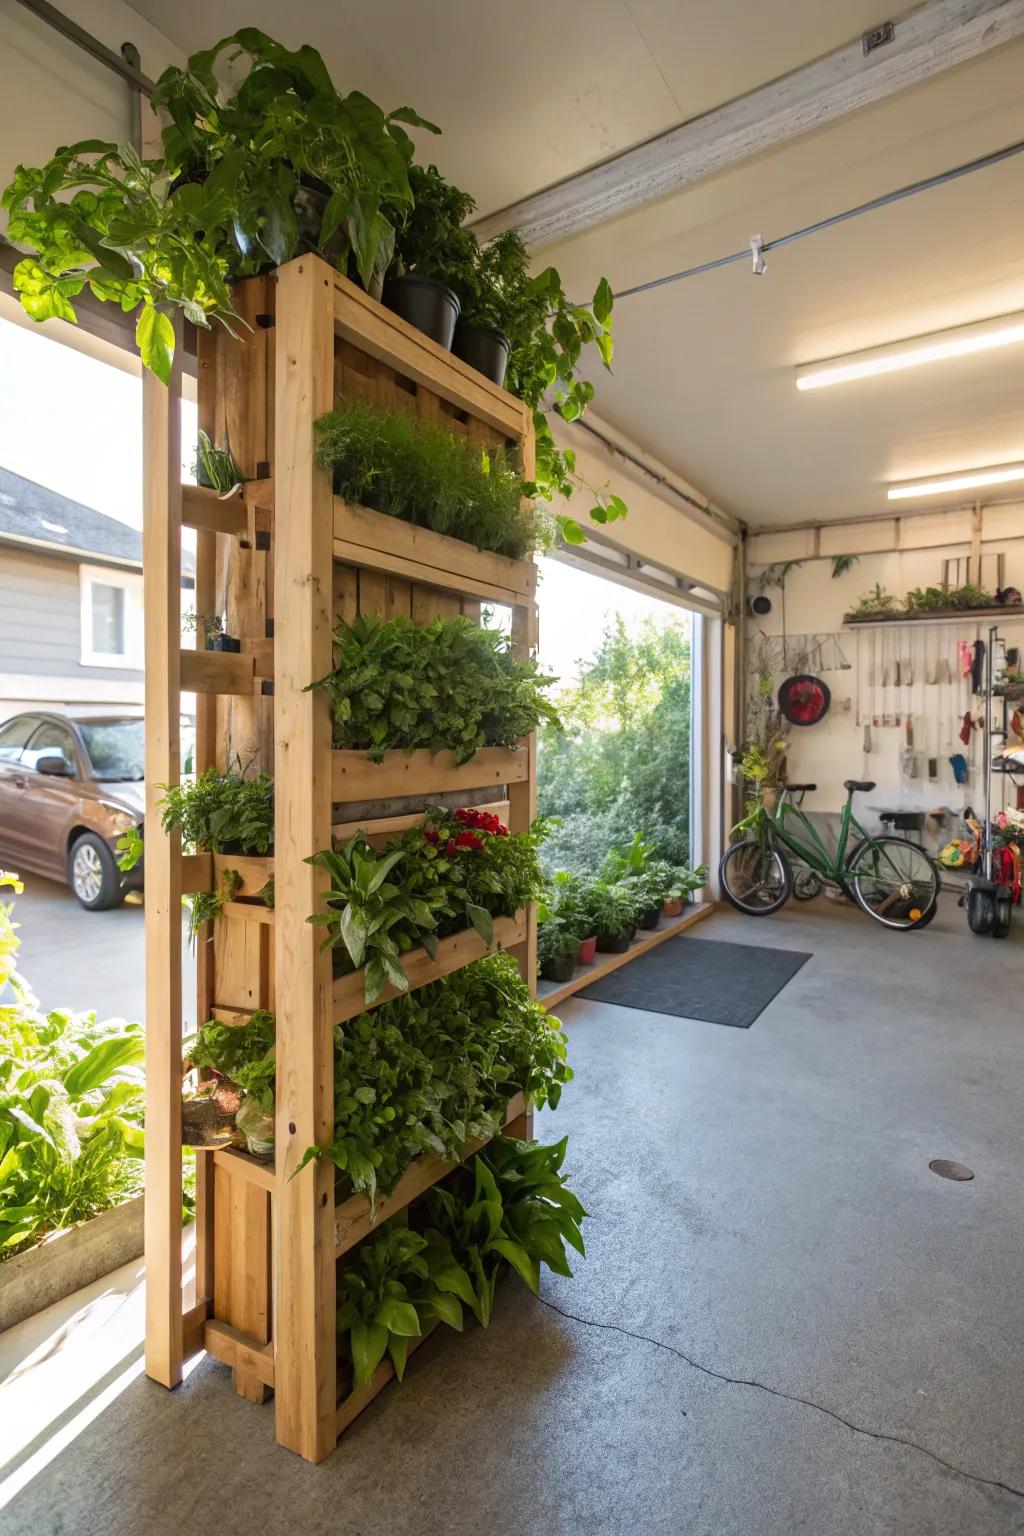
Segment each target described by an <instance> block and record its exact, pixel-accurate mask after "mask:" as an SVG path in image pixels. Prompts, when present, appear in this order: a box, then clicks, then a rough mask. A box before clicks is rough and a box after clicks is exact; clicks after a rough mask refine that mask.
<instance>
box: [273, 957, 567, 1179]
mask: <svg viewBox="0 0 1024 1536" xmlns="http://www.w3.org/2000/svg"><path fill="white" fill-rule="evenodd" d="M571 1077H572V1072H571V1070H570V1068H569V1067H568V1065H567V1064H566V1060H565V1036H564V1035H563V1034H562V1031H561V1029H560V1027H559V1025H558V1021H557V1020H556V1019H550V1018H549V1017H548V1016H547V1015H546V1014H545V1011H544V1009H543V1007H542V1006H541V1005H540V1004H539V1003H538V1002H537V1001H536V1000H535V999H534V998H533V997H531V995H530V991H529V988H528V987H527V986H526V984H525V982H524V981H523V979H522V977H521V976H520V974H519V969H518V967H517V965H516V963H515V961H514V960H513V959H512V958H511V956H509V955H504V954H497V955H488V956H487V957H486V958H485V959H483V960H478V961H476V962H475V963H474V964H473V965H469V966H466V967H465V968H464V969H463V970H460V971H455V972H453V973H452V974H451V975H450V976H445V977H443V978H442V979H441V980H439V981H436V982H432V983H431V984H430V985H429V986H426V987H421V988H419V989H418V990H417V991H415V992H411V993H408V994H406V995H405V996H402V997H398V998H395V999H394V1000H393V1001H391V1002H388V1003H384V1004H383V1005H382V1006H381V1007H380V1008H377V1009H376V1010H374V1012H373V1013H363V1014H360V1015H359V1017H358V1018H355V1019H351V1020H349V1021H348V1022H347V1023H346V1024H344V1025H339V1026H337V1027H336V1029H335V1031H334V1139H333V1141H332V1143H331V1145H330V1146H329V1147H310V1148H308V1150H307V1151H306V1153H305V1156H304V1157H303V1160H302V1164H301V1165H300V1166H303V1167H304V1166H305V1164H306V1163H307V1162H309V1161H310V1160H311V1159H312V1158H328V1159H329V1160H330V1161H331V1162H332V1163H333V1164H334V1166H335V1167H336V1168H337V1169H338V1171H339V1173H340V1174H341V1175H342V1177H343V1179H344V1180H345V1181H347V1183H348V1184H349V1185H350V1187H351V1188H352V1190H353V1191H355V1192H356V1193H361V1194H365V1195H366V1197H367V1199H368V1200H369V1201H370V1202H371V1205H372V1204H373V1202H374V1200H375V1198H376V1195H377V1193H378V1191H383V1192H385V1193H387V1192H388V1191H390V1190H392V1189H393V1188H394V1186H395V1184H396V1183H397V1181H398V1180H399V1179H400V1178H401V1176H402V1174H403V1173H404V1172H405V1170H406V1168H408V1166H409V1164H410V1163H411V1162H413V1160H414V1159H415V1158H417V1157H421V1156H423V1155H424V1154H425V1153H433V1154H435V1155H436V1156H438V1157H443V1158H447V1159H449V1160H451V1161H456V1162H457V1161H458V1160H459V1159H460V1158H461V1157H462V1155H463V1153H464V1151H465V1147H466V1144H467V1142H469V1141H470V1140H476V1141H485V1140H487V1139H488V1138H489V1137H491V1136H493V1135H494V1134H495V1132H496V1131H497V1130H499V1129H500V1127H501V1125H502V1123H503V1121H504V1118H505V1112H506V1106H507V1103H508V1100H509V1099H510V1098H512V1097H513V1096H514V1095H515V1094H517V1093H523V1094H525V1095H526V1098H527V1100H528V1101H529V1102H531V1103H533V1104H534V1105H536V1106H537V1107H538V1108H539V1107H541V1106H542V1105H544V1104H547V1105H549V1106H550V1107H551V1108H552V1109H554V1108H555V1107H556V1106H557V1104H558V1101H559V1097H560V1095H561V1091H562V1086H563V1084H564V1083H567V1082H568V1081H569V1080H570V1079H571Z"/></svg>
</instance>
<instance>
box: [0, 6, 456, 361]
mask: <svg viewBox="0 0 1024 1536" xmlns="http://www.w3.org/2000/svg"><path fill="white" fill-rule="evenodd" d="M226 55H227V56H230V57H232V58H237V57H239V56H243V57H247V58H248V61H249V69H248V72H247V73H246V74H245V76H244V78H242V79H241V80H240V81H239V83H238V84H237V85H236V86H234V88H233V89H231V90H230V91H229V92H227V93H225V92H224V91H222V89H221V87H220V85H219V83H218V79H217V75H216V67H217V65H218V64H219V63H220V62H221V61H222V59H223V57H224V56H226ZM153 102H154V105H155V106H156V107H157V108H158V109H160V110H162V111H163V112H164V113H166V115H167V117H168V118H169V119H170V121H169V122H168V124H167V126H166V127H165V129H164V132H163V147H162V154H161V155H159V156H157V157H155V158H153V159H149V160H145V161H142V160H140V159H139V157H138V155H137V154H136V153H135V151H134V150H133V149H131V148H130V147H127V146H126V147H124V148H121V149H118V148H117V146H116V145H114V144H109V143H104V142H102V141H100V140H86V141H83V142H81V143H79V144H74V145H71V146H70V147H69V148H66V149H61V150H58V151H57V153H56V155H54V156H53V157H52V159H50V160H49V161H48V162H47V163H46V164H45V165H44V166H41V167H38V168H26V167H25V166H18V168H17V169H16V171H15V174H14V179H13V180H12V182H11V184H10V185H9V186H8V188H7V189H6V191H5V192H4V196H3V202H4V206H5V207H6V208H7V209H8V210H9V222H8V236H9V238H10V239H11V240H13V241H16V242H18V243H19V244H22V245H25V246H28V247H29V249H30V250H31V251H32V252H33V253H34V255H33V256H32V257H30V258H28V259H26V260H25V261H23V262H20V263H19V264H18V267H17V268H16V271H15V286H16V288H17V290H18V293H19V296H20V297H21V301H22V304H23V305H24V307H25V309H26V311H27V312H28V313H29V314H30V315H32V317H33V318H34V319H37V320H44V319H49V318H52V317H57V318H61V319H66V320H72V321H73V320H74V319H75V313H74V307H73V303H72V300H73V299H74V298H75V297H76V296H77V295H78V294H80V293H81V292H82V290H83V288H85V287H86V286H88V287H89V289H90V290H91V291H92V293H93V294H94V295H95V297H96V298H98V299H101V300H104V301H108V302H115V303H118V304H120V305H121V307H122V308H123V309H124V310H126V311H128V312H134V311H136V310H137V311H139V319H138V324H137V328H136V340H137V343H138V346H139V350H140V352H141V354H142V360H143V362H144V363H145V365H146V366H147V367H149V368H151V369H152V370H153V371H154V372H155V373H156V374H157V375H158V376H159V377H160V378H161V379H163V380H164V381H165V382H166V380H167V378H168V377H169V374H170V367H171V359H172V355H173V347H174V332H173V327H172V324H171V321H170V318H169V316H168V314H167V310H168V309H170V308H174V307H179V308H181V309H182V310H183V311H184V313H185V315H186V317H187V318H188V319H189V320H191V321H193V323H194V324H196V325H203V326H208V325H209V323H210V321H211V320H218V321H220V322H221V323H222V324H223V325H225V327H226V328H227V329H228V330H231V331H232V332H234V330H235V329H236V328H237V327H238V326H239V324H240V321H239V317H238V315H237V313H236V311H235V308H234V305H233V302H232V298H231V290H230V284H231V282H232V281H233V280H234V279H235V278H239V277H246V276H249V275H252V274H253V273H256V272H260V271H265V270H268V269H269V268H271V267H274V266H279V265H281V263H283V262H286V261H288V260H289V259H290V258H291V257H292V256H294V255H295V254H296V253H297V252H298V251H299V250H302V249H316V250H319V251H320V252H321V253H322V254H324V255H327V256H329V257H333V259H334V260H335V261H336V262H337V263H338V264H339V265H341V266H342V267H345V266H346V265H347V264H348V261H349V258H350V257H351V260H352V263H353V266H354V269H355V270H356V271H357V273H358V275H359V277H360V280H361V281H362V282H363V285H364V286H365V287H367V288H368V289H370V290H371V291H377V292H379V288H380V282H381V279H382V276H383V272H384V270H385V268H386V267H387V265H388V263H389V262H390V260H391V256H392V252H393V246H394V221H393V217H392V216H390V215H389V212H388V211H387V210H391V211H392V213H393V212H394V210H399V211H403V210H407V209H408V208H409V207H410V206H411V203H412V192H411V189H410V187H409V174H408V173H409V164H410V162H411V160H412V154H413V146H412V141H411V140H410V138H409V136H408V134H407V133H406V132H405V129H404V128H403V127H402V124H406V125H410V126H415V127H420V128H425V129H426V130H427V131H429V132H432V133H436V132H438V129H437V128H435V127H434V125H433V124H430V123H427V122H425V121H424V120H423V119H422V118H420V117H419V116H418V114H417V113H415V112H413V111H412V109H411V108H408V107H401V108H399V109H398V111H396V112H393V113H391V114H390V115H388V116H385V114H384V113H383V112H382V111H381V109H380V108H379V107H378V106H376V105H375V103H373V102H372V101H370V100H369V99H368V98H367V97H366V96H364V95H362V94H361V92H359V91H353V92H350V93H349V94H348V95H346V96H342V95H341V94H340V93H339V92H338V91H337V90H336V88H335V86H334V84H333V83H332V81H331V78H330V75H329V74H328V72H327V69H326V66H325V65H324V62H323V60H322V58H321V57H320V55H319V54H318V53H317V51H316V50H315V49H314V48H310V47H309V46H303V47H301V48H299V49H297V50H295V51H291V50H289V49H287V48H284V47H282V45H281V44H280V43H277V42H275V41H274V40H273V39H272V38H270V37H268V36H267V35H266V33H263V32H260V31H258V30H257V29H256V28H255V27H245V28H242V29H241V30H240V31H238V32H236V33H234V34H233V35H232V36H230V37H226V38H223V39H222V40H221V41H220V42H219V43H217V44H216V46H215V47H213V48H209V49H205V50H203V51H202V52H200V53H196V54H193V55H192V57H191V58H190V59H189V60H188V64H187V66H186V68H185V69H178V68H171V69H168V70H165V72H164V73H163V74H162V75H161V77H160V79H159V80H158V82H157V88H156V91H155V92H154V96H153ZM68 194H70V196H68Z"/></svg>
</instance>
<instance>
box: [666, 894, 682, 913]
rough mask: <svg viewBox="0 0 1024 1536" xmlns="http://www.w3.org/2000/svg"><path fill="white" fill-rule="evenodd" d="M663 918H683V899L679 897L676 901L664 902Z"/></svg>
mask: <svg viewBox="0 0 1024 1536" xmlns="http://www.w3.org/2000/svg"><path fill="white" fill-rule="evenodd" d="M661 915H662V917H682V915H683V898H682V897H681V896H677V897H676V898H675V900H674V901H663V902H662V904H661Z"/></svg>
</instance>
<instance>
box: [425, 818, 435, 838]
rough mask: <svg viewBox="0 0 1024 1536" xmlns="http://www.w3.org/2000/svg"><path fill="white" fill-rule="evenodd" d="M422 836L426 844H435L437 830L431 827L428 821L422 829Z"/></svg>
mask: <svg viewBox="0 0 1024 1536" xmlns="http://www.w3.org/2000/svg"><path fill="white" fill-rule="evenodd" d="M423 836H424V837H425V838H426V840H427V842H428V843H436V842H437V828H436V827H432V826H431V824H430V822H429V821H428V822H427V824H426V826H425V827H424V828H423Z"/></svg>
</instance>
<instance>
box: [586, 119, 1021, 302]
mask: <svg viewBox="0 0 1024 1536" xmlns="http://www.w3.org/2000/svg"><path fill="white" fill-rule="evenodd" d="M1022 151H1024V139H1018V141H1017V142H1016V143H1015V144H1007V145H1006V146H1005V148H1003V149H995V150H993V151H992V153H991V154H988V155H979V156H978V158H977V159H976V160H966V161H965V162H964V163H963V165H956V166H954V167H953V168H952V170H949V171H939V172H938V174H937V175H935V176H925V177H923V178H922V179H921V180H920V181H912V182H910V183H909V184H908V185H907V186H905V187H898V188H897V189H896V191H895V192H884V193H883V194H882V195H881V197H873V198H871V200H870V201H869V202H866V203H858V204H857V206H856V208H847V209H846V211H845V213H834V214H832V215H831V216H830V217H829V218H827V219H819V220H818V221H817V223H815V224H807V225H806V226H805V227H804V228H803V229H795V230H793V232H792V234H789V235H779V236H778V237H777V239H775V240H761V239H760V237H759V236H758V237H755V238H756V239H757V241H758V245H757V249H756V250H754V258H755V262H754V271H755V272H758V271H763V270H764V265H763V258H764V253H765V252H766V251H775V250H778V249H779V248H780V246H783V245H792V243H793V241H794V240H802V239H803V238H804V236H805V235H816V234H819V233H820V231H821V230H823V229H831V228H832V227H833V226H834V225H836V224H845V223H846V221H847V219H856V218H859V216H860V215H861V214H862V213H873V212H874V210H875V209H876V208H886V207H888V205H889V204H890V203H898V202H901V201H902V200H903V198H905V197H913V196H914V194H915V193H916V192H927V191H929V190H930V188H932V187H941V186H944V185H945V183H946V182H947V181H956V180H957V179H958V177H960V176H969V175H970V174H971V172H972V171H983V170H985V169H986V167H988V166H990V165H998V164H999V162H1000V161H1001V160H1009V159H1010V157H1011V156H1012V155H1019V154H1020V153H1021V152H1022ZM753 247H754V242H753V241H751V242H750V243H749V244H748V245H745V246H744V247H743V250H742V251H731V252H730V254H729V255H728V256H719V257H718V258H717V259H716V260H715V261H702V262H701V263H700V265H699V266H696V267H687V268H686V269H685V270H684V271H682V272H670V273H669V274H668V276H667V277H655V278H652V279H651V280H650V282H647V283H637V284H635V285H634V287H632V288H622V289H620V290H619V291H618V292H617V293H616V294H615V296H614V297H615V299H616V301H618V300H620V299H628V298H631V297H632V296H633V294H635V293H648V292H649V291H650V290H651V289H652V288H664V287H665V285H666V284H667V283H678V282H681V281H682V280H683V278H684V277H697V276H699V274H700V273H702V272H714V271H716V270H717V268H718V267H731V266H733V265H734V264H735V263H736V262H738V261H749V260H750V257H751V252H752V250H753ZM758 259H760V261H761V266H760V268H759V267H758Z"/></svg>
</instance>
